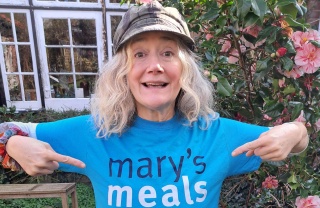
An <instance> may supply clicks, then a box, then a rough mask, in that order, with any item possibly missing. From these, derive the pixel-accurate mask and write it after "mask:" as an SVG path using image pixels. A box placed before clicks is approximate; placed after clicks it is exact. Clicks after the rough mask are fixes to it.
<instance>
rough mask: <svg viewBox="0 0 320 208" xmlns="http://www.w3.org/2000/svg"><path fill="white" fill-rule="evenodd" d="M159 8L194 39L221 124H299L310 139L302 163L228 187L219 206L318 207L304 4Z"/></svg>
mask: <svg viewBox="0 0 320 208" xmlns="http://www.w3.org/2000/svg"><path fill="white" fill-rule="evenodd" d="M163 3H164V4H167V5H170V6H174V7H177V8H178V9H179V10H180V11H181V12H182V13H183V15H184V16H185V17H186V19H187V21H188V23H189V27H190V29H191V31H192V32H194V34H195V39H196V42H197V47H196V52H197V53H198V55H199V56H200V57H201V58H202V61H203V67H204V69H205V70H204V73H205V74H206V75H207V76H208V78H209V79H211V81H212V82H213V84H214V85H215V86H216V94H217V98H216V99H217V107H218V109H217V111H218V112H219V113H220V114H221V116H224V117H229V118H233V119H237V120H240V121H243V122H248V123H254V124H258V125H265V126H276V125H280V124H282V123H284V122H290V121H300V122H303V123H304V124H305V126H306V127H307V129H308V133H309V136H310V143H309V147H308V149H307V150H306V151H305V152H303V153H302V154H301V155H299V156H293V157H290V158H288V159H287V160H285V161H283V162H277V163H272V162H265V163H263V164H262V166H261V168H260V169H259V170H258V171H256V172H254V173H252V174H248V175H244V176H241V177H237V178H230V179H228V180H227V181H226V182H225V183H224V187H223V192H222V195H221V200H220V206H221V207H298V208H302V207H320V198H319V195H320V139H319V136H320V133H319V132H320V92H319V90H320V70H319V67H320V34H319V32H318V31H316V30H314V29H312V28H310V26H309V25H308V23H306V22H305V14H306V12H307V8H306V7H305V2H303V1H296V0H233V1H232V0H217V1H210V0H180V1H163ZM319 3H320V2H319ZM311 205H313V206H311Z"/></svg>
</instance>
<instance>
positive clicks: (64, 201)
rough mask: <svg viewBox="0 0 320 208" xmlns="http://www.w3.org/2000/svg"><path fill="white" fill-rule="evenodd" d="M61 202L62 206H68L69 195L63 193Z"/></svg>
mask: <svg viewBox="0 0 320 208" xmlns="http://www.w3.org/2000/svg"><path fill="white" fill-rule="evenodd" d="M61 202H62V208H68V207H69V206H68V195H67V194H62V195H61Z"/></svg>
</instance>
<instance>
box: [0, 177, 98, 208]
mask: <svg viewBox="0 0 320 208" xmlns="http://www.w3.org/2000/svg"><path fill="white" fill-rule="evenodd" d="M77 198H78V206H79V208H94V207H95V201H94V195H93V190H92V187H91V186H90V185H86V184H83V183H78V184H77ZM69 207H71V198H70V197H69ZM0 208H62V205H61V199H60V198H34V199H3V200H0Z"/></svg>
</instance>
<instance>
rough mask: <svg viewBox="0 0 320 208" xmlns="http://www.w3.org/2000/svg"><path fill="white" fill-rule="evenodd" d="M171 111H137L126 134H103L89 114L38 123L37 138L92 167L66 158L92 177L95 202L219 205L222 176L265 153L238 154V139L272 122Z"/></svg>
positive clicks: (100, 205)
mask: <svg viewBox="0 0 320 208" xmlns="http://www.w3.org/2000/svg"><path fill="white" fill-rule="evenodd" d="M204 127H205V122H204V121H203V119H199V120H198V121H197V122H194V123H193V125H192V126H190V125H188V123H187V122H186V120H184V119H181V118H179V117H178V116H175V117H173V118H172V119H171V120H168V121H164V122H153V121H147V120H144V119H142V118H139V117H137V118H136V119H135V121H134V123H133V124H132V125H131V126H130V128H128V129H127V130H126V131H125V132H124V133H123V134H122V135H117V134H113V135H112V136H110V137H109V138H107V139H105V138H97V137H96V133H97V129H96V128H95V125H94V123H93V121H92V118H91V116H80V117H75V118H70V119H65V120H60V121H56V122H50V123H41V124H39V125H38V126H37V129H36V132H37V138H38V139H40V140H42V141H45V142H48V143H49V144H50V145H51V146H52V148H53V149H54V150H55V151H56V152H58V153H60V154H64V155H69V156H71V157H74V158H77V159H80V160H82V161H83V162H84V163H86V168H84V169H79V168H76V167H73V166H71V165H66V164H60V169H61V170H62V171H68V172H77V173H80V174H84V175H86V176H88V177H89V178H90V180H91V182H92V185H93V188H94V193H95V200H96V207H97V208H104V207H177V206H179V207H197V208H199V207H204V208H206V207H210V208H214V207H218V202H219V196H220V190H221V186H222V183H223V180H224V179H225V178H226V177H228V176H231V175H237V174H242V173H247V172H250V171H254V170H256V169H258V168H259V166H260V163H261V159H260V158H259V157H256V156H252V157H246V156H245V155H244V154H243V155H240V156H237V157H232V156H231V152H232V151H233V150H234V149H235V148H236V147H238V146H240V145H242V144H244V143H246V142H249V141H252V140H255V139H257V138H258V137H259V135H260V134H261V133H262V132H265V131H267V130H268V128H267V127H261V126H255V125H250V124H246V123H241V122H238V121H234V120H230V119H225V118H217V119H216V120H214V121H212V123H211V125H210V126H209V128H208V129H206V130H204V129H203V128H204Z"/></svg>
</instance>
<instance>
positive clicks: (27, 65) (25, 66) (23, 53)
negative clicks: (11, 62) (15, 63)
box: [18, 45, 33, 72]
mask: <svg viewBox="0 0 320 208" xmlns="http://www.w3.org/2000/svg"><path fill="white" fill-rule="evenodd" d="M18 50H19V55H20V67H21V71H22V72H33V68H32V57H31V49H30V46H29V45H19V46H18Z"/></svg>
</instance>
